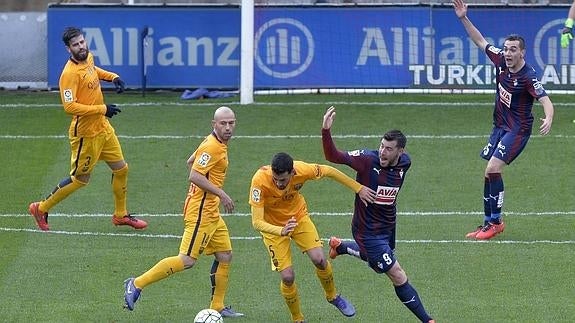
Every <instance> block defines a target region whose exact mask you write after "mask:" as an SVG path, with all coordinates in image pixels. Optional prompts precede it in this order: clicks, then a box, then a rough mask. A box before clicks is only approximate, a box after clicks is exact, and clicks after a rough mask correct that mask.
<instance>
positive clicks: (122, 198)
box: [112, 164, 128, 218]
mask: <svg viewBox="0 0 575 323" xmlns="http://www.w3.org/2000/svg"><path fill="white" fill-rule="evenodd" d="M127 187H128V164H126V166H124V167H122V168H120V169H118V170H115V171H113V172H112V191H113V192H114V216H117V217H120V218H121V217H123V216H124V215H127V214H128V210H127V209H126V192H127V190H128V188H127Z"/></svg>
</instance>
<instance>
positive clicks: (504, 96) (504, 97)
mask: <svg viewBox="0 0 575 323" xmlns="http://www.w3.org/2000/svg"><path fill="white" fill-rule="evenodd" d="M497 86H498V87H499V101H500V102H501V103H503V104H504V105H505V106H506V107H507V108H509V107H510V106H511V93H509V91H507V90H506V89H505V88H504V87H503V85H501V83H499V84H498V85H497Z"/></svg>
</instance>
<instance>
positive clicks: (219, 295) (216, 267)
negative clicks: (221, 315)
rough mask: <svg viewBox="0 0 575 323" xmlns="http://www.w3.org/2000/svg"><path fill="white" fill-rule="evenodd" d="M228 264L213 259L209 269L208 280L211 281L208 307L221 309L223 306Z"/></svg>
mask: <svg viewBox="0 0 575 323" xmlns="http://www.w3.org/2000/svg"><path fill="white" fill-rule="evenodd" d="M229 272H230V264H229V263H223V262H218V261H216V260H214V263H213V264H212V269H211V271H210V281H211V283H212V300H211V302H210V308H213V309H215V310H217V311H221V310H222V309H223V308H224V297H225V296H226V291H227V290H228V277H229Z"/></svg>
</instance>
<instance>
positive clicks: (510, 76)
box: [485, 45, 547, 135]
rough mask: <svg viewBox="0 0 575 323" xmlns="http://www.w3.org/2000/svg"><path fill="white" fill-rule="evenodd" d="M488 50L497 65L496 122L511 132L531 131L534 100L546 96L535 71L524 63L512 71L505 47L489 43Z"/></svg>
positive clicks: (522, 132) (486, 48) (527, 132)
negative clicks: (507, 63)
mask: <svg viewBox="0 0 575 323" xmlns="http://www.w3.org/2000/svg"><path fill="white" fill-rule="evenodd" d="M485 53H486V54H487V56H488V57H489V59H490V60H491V61H492V62H493V64H494V65H495V68H496V71H495V73H496V89H495V92H496V94H495V108H494V110H493V125H494V126H496V127H498V128H503V129H504V130H505V131H509V132H512V133H517V134H527V135H529V134H531V128H532V126H533V114H532V109H533V101H534V99H540V98H542V97H544V96H547V93H546V92H545V89H544V88H543V85H542V84H541V82H540V81H539V79H538V78H537V74H536V72H535V70H534V69H533V67H531V65H529V64H525V65H524V66H523V68H522V69H521V70H520V71H519V72H517V73H512V72H510V71H509V69H508V68H507V66H506V65H505V58H504V56H503V50H502V49H500V48H497V47H495V46H493V45H487V47H485Z"/></svg>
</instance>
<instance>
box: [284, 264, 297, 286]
mask: <svg viewBox="0 0 575 323" xmlns="http://www.w3.org/2000/svg"><path fill="white" fill-rule="evenodd" d="M280 275H281V278H282V282H283V283H284V285H286V286H291V285H293V283H294V281H295V272H294V271H293V268H292V267H288V268H286V269H284V270H282V271H281V272H280Z"/></svg>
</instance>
